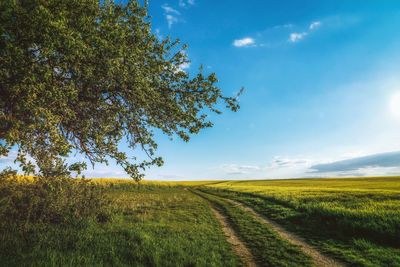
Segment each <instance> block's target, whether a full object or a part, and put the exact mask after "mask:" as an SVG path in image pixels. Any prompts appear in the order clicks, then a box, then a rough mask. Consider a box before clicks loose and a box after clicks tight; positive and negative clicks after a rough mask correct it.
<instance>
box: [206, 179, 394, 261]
mask: <svg viewBox="0 0 400 267" xmlns="http://www.w3.org/2000/svg"><path fill="white" fill-rule="evenodd" d="M379 179H382V180H379ZM396 181H397V182H398V181H400V180H399V179H395V178H388V179H383V178H369V179H364V180H362V179H358V180H357V179H349V180H346V179H341V180H339V179H336V180H334V179H332V180H329V179H328V180H324V181H321V180H302V181H298V180H287V181H251V182H250V181H249V182H244V181H243V182H237V183H235V182H229V185H226V184H225V185H223V184H218V186H215V187H213V186H211V187H207V188H206V189H204V190H206V191H207V190H208V191H209V192H212V193H214V194H218V195H220V196H223V197H227V198H231V199H234V200H237V201H241V202H243V203H245V204H247V205H249V206H250V207H252V208H253V209H254V210H256V211H257V212H259V213H261V214H264V215H266V216H267V217H269V218H271V219H273V220H275V221H276V222H278V223H279V224H281V225H283V226H284V227H285V228H287V229H288V230H290V231H292V232H295V233H297V234H298V235H300V236H302V237H303V238H305V239H306V240H308V242H309V243H312V244H314V245H315V246H316V247H318V248H319V249H320V250H322V251H323V252H326V253H327V254H330V255H332V256H334V257H337V258H339V259H341V260H342V261H344V262H347V263H349V264H351V265H353V266H400V245H399V243H398V242H399V241H398V240H399V239H398V235H397V234H396V233H398V232H399V227H400V224H399V223H398V222H399V214H400V212H399V210H400V209H399V207H400V205H399V202H398V201H399V194H398V188H397V187H398V185H397V184H396ZM346 183H347V186H346ZM396 207H397V208H396Z"/></svg>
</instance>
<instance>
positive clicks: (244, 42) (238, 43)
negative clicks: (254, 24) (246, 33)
mask: <svg viewBox="0 0 400 267" xmlns="http://www.w3.org/2000/svg"><path fill="white" fill-rule="evenodd" d="M254 44H255V41H254V39H253V38H250V37H246V38H243V39H237V40H234V41H233V45H234V46H236V47H245V46H250V45H254Z"/></svg>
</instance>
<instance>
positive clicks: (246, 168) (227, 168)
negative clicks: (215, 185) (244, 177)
mask: <svg viewBox="0 0 400 267" xmlns="http://www.w3.org/2000/svg"><path fill="white" fill-rule="evenodd" d="M221 169H222V170H223V171H224V172H225V173H226V174H248V173H251V172H255V171H259V170H261V167H259V166H256V165H238V164H224V165H222V166H221Z"/></svg>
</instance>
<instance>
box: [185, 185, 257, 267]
mask: <svg viewBox="0 0 400 267" xmlns="http://www.w3.org/2000/svg"><path fill="white" fill-rule="evenodd" d="M189 191H190V192H192V193H193V194H195V195H196V196H199V197H201V198H202V199H204V200H205V201H207V203H208V204H209V206H210V209H211V211H212V213H213V214H214V216H215V218H216V219H217V220H218V222H219V223H220V224H221V229H222V231H223V232H224V234H225V237H226V240H227V241H228V243H229V244H231V246H232V249H233V251H234V253H235V254H236V255H238V256H239V257H240V259H241V260H242V263H243V265H244V266H246V267H256V266H257V264H256V262H255V260H254V257H253V255H252V254H251V252H250V250H249V248H248V247H247V246H246V245H245V243H243V242H242V241H241V240H240V238H239V237H238V235H237V234H236V232H235V230H233V228H232V227H231V226H230V225H229V220H228V218H227V217H226V216H225V215H223V214H222V213H221V212H219V211H218V210H217V209H215V208H214V207H213V206H212V204H211V203H210V201H209V200H207V199H206V198H205V197H203V196H202V195H200V194H197V193H196V192H193V191H192V190H189Z"/></svg>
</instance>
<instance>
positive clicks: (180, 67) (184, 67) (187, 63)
mask: <svg viewBox="0 0 400 267" xmlns="http://www.w3.org/2000/svg"><path fill="white" fill-rule="evenodd" d="M189 68H190V62H185V63H183V64H181V65H180V66H179V69H180V70H183V71H184V70H187V69H189Z"/></svg>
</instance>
